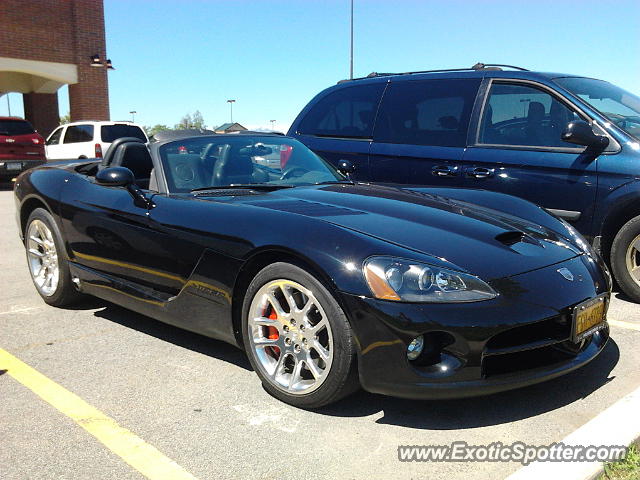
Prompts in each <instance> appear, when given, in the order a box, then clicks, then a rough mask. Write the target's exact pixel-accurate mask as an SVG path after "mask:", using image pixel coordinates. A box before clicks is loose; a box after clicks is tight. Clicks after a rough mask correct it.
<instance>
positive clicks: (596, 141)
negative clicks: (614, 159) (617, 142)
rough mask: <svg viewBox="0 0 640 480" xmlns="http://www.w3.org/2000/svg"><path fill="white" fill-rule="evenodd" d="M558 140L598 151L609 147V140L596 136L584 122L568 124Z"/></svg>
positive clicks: (578, 121) (577, 121)
mask: <svg viewBox="0 0 640 480" xmlns="http://www.w3.org/2000/svg"><path fill="white" fill-rule="evenodd" d="M560 138H562V140H563V141H565V142H568V143H573V144H575V145H584V146H585V147H592V148H598V149H605V148H607V145H609V139H608V138H607V137H605V136H603V135H596V134H595V133H594V131H593V129H592V128H591V126H590V125H589V124H588V123H587V122H585V121H584V120H574V121H573V122H569V123H568V124H567V126H566V128H565V129H564V132H562V135H560Z"/></svg>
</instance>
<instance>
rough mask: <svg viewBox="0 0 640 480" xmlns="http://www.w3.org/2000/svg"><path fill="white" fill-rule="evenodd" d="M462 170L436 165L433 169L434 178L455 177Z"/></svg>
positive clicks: (450, 166) (451, 166) (452, 166)
mask: <svg viewBox="0 0 640 480" xmlns="http://www.w3.org/2000/svg"><path fill="white" fill-rule="evenodd" d="M459 169H460V168H459V167H456V166H454V165H436V166H435V167H433V168H432V169H431V173H432V174H433V176H434V177H455V176H456V175H458V170H459Z"/></svg>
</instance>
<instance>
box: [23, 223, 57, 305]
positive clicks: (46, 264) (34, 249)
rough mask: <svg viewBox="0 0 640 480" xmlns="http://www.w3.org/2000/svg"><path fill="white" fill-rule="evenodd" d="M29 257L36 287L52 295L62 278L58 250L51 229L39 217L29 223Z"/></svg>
mask: <svg viewBox="0 0 640 480" xmlns="http://www.w3.org/2000/svg"><path fill="white" fill-rule="evenodd" d="M27 259H28V262H29V272H30V273H31V278H33V283H35V285H36V288H37V289H38V290H39V291H40V293H42V295H44V296H45V297H50V296H51V295H53V294H54V293H55V292H56V289H57V288H58V281H59V280H60V269H59V267H58V252H57V251H56V245H55V243H54V241H53V234H52V233H51V230H50V229H49V227H47V225H46V224H45V223H44V222H42V221H41V220H38V219H35V220H33V221H32V222H31V223H30V224H29V229H28V231H27Z"/></svg>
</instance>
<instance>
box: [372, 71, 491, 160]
mask: <svg viewBox="0 0 640 480" xmlns="http://www.w3.org/2000/svg"><path fill="white" fill-rule="evenodd" d="M479 85H480V80H479V79H477V80H476V79H473V80H465V79H447V80H424V81H420V80H412V81H408V82H397V83H393V82H392V83H391V85H390V86H389V88H388V89H387V91H386V93H385V94H384V99H383V100H382V105H381V107H380V113H379V114H378V120H377V121H376V131H375V134H374V139H375V141H376V142H381V143H406V144H411V145H433V146H442V147H464V146H466V140H467V129H468V127H469V117H470V116H471V110H472V108H473V102H474V101H475V97H476V92H477V90H478V86H479Z"/></svg>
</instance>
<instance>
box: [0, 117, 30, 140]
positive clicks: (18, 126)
mask: <svg viewBox="0 0 640 480" xmlns="http://www.w3.org/2000/svg"><path fill="white" fill-rule="evenodd" d="M33 132H34V130H33V127H32V126H31V124H30V123H29V122H27V121H26V120H0V135H8V136H13V135H28V134H30V133H33Z"/></svg>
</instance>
